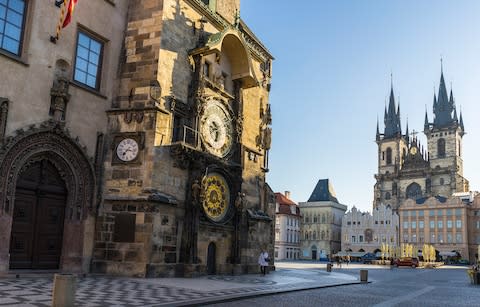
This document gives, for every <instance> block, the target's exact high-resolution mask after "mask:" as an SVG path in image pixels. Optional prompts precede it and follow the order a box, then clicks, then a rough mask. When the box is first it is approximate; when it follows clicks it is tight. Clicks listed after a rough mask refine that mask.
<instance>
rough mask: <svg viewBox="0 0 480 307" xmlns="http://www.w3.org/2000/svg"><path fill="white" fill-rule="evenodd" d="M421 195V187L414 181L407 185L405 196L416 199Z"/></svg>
mask: <svg viewBox="0 0 480 307" xmlns="http://www.w3.org/2000/svg"><path fill="white" fill-rule="evenodd" d="M420 197H422V188H421V187H420V185H419V184H418V183H416V182H414V183H412V184H410V185H409V186H408V187H407V198H411V199H417V198H420Z"/></svg>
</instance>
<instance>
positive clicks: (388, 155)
mask: <svg viewBox="0 0 480 307" xmlns="http://www.w3.org/2000/svg"><path fill="white" fill-rule="evenodd" d="M390 164H392V149H391V148H390V147H388V148H387V165H390Z"/></svg>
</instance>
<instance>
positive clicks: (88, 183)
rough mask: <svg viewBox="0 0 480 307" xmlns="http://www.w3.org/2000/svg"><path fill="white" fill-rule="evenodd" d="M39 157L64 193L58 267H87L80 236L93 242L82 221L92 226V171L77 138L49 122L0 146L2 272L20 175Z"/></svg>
mask: <svg viewBox="0 0 480 307" xmlns="http://www.w3.org/2000/svg"><path fill="white" fill-rule="evenodd" d="M41 160H47V161H49V162H50V163H52V164H53V165H54V166H55V168H56V169H57V170H58V172H59V174H60V176H61V178H62V180H63V181H64V182H65V185H66V188H67V191H68V196H67V202H66V212H65V226H64V227H65V228H64V237H63V248H62V256H61V260H60V269H63V270H70V271H79V272H80V271H85V270H86V269H88V267H87V268H86V266H88V263H89V258H90V256H91V251H85V250H84V235H85V234H87V233H88V234H89V235H91V236H92V238H91V240H92V241H93V232H94V231H93V230H92V229H89V230H88V231H87V230H86V229H85V225H86V224H88V225H93V224H94V223H93V222H91V221H89V220H92V219H94V218H95V209H96V208H95V200H94V195H95V194H94V191H95V175H94V174H95V172H94V169H93V166H92V164H91V162H90V161H89V159H88V157H87V154H86V153H85V150H84V149H82V147H81V146H80V144H79V143H78V141H75V140H72V138H71V137H70V135H69V134H68V132H67V131H66V130H64V129H63V127H62V126H60V125H58V124H55V123H51V122H47V123H44V124H42V125H41V126H40V127H38V128H35V127H32V128H30V129H29V130H28V131H20V133H17V136H16V137H10V138H8V139H6V141H5V144H4V146H3V148H2V149H0V272H2V271H8V266H9V255H8V253H9V246H10V234H11V226H12V214H13V207H14V204H15V191H16V183H17V179H18V176H19V175H20V174H21V173H22V172H23V171H24V170H25V169H26V168H28V167H29V166H30V165H31V164H32V163H36V162H38V161H41ZM87 221H89V222H87ZM72 239H74V240H72ZM87 258H88V259H87ZM86 262H87V264H86Z"/></svg>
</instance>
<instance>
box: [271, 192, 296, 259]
mask: <svg viewBox="0 0 480 307" xmlns="http://www.w3.org/2000/svg"><path fill="white" fill-rule="evenodd" d="M275 201H276V207H275V260H284V259H298V258H299V257H300V223H301V215H300V208H299V207H298V205H297V204H296V203H294V202H293V201H292V200H290V192H288V191H285V195H283V194H282V193H275Z"/></svg>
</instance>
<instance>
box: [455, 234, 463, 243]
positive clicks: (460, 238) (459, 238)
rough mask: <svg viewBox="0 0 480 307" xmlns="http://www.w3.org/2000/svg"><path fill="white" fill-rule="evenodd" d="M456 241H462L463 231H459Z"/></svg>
mask: <svg viewBox="0 0 480 307" xmlns="http://www.w3.org/2000/svg"><path fill="white" fill-rule="evenodd" d="M455 241H456V242H457V243H462V234H461V233H457V234H456V238H455Z"/></svg>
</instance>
